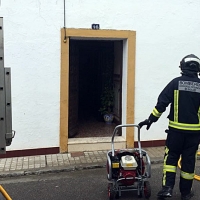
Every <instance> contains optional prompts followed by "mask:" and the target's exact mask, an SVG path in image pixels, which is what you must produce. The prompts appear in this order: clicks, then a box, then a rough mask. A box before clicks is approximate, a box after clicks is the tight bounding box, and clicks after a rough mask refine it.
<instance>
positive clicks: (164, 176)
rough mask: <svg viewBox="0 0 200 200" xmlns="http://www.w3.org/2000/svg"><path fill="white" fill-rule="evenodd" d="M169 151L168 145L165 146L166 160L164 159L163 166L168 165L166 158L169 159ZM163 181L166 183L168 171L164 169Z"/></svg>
mask: <svg viewBox="0 0 200 200" xmlns="http://www.w3.org/2000/svg"><path fill="white" fill-rule="evenodd" d="M168 152H169V149H168V147H167V146H165V157H164V161H163V168H164V166H165V165H166V160H167V157H168ZM162 182H163V185H166V171H164V170H163V179H162Z"/></svg>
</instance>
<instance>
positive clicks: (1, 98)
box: [0, 17, 14, 154]
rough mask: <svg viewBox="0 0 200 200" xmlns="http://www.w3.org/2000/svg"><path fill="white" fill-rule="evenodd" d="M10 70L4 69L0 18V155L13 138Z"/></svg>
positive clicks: (0, 22)
mask: <svg viewBox="0 0 200 200" xmlns="http://www.w3.org/2000/svg"><path fill="white" fill-rule="evenodd" d="M11 108H12V107H11V70H10V68H5V67H4V40H3V18H2V17H0V154H4V153H6V146H9V145H10V144H11V142H12V138H13V137H14V135H13V133H14V132H13V131H12V109H11Z"/></svg>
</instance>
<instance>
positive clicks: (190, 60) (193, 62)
mask: <svg viewBox="0 0 200 200" xmlns="http://www.w3.org/2000/svg"><path fill="white" fill-rule="evenodd" d="M180 68H181V70H182V71H184V70H186V71H191V72H196V73H198V72H200V59H199V58H198V57H197V56H195V55H194V54H190V55H187V56H185V57H184V58H183V59H182V60H181V62H180Z"/></svg>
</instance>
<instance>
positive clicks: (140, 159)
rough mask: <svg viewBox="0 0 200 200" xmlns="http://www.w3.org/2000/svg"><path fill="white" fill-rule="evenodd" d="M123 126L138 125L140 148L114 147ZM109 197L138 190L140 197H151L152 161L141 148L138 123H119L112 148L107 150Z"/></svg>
mask: <svg viewBox="0 0 200 200" xmlns="http://www.w3.org/2000/svg"><path fill="white" fill-rule="evenodd" d="M122 127H136V128H137V130H138V148H134V149H120V150H115V149H114V138H115V135H116V133H117V132H118V130H119V129H120V128H122ZM107 174H108V177H107V178H108V180H109V183H108V198H109V200H115V199H118V198H119V197H121V195H122V192H125V191H132V190H133V191H136V192H137V196H138V197H144V198H146V199H149V198H150V196H151V186H150V183H149V181H148V178H150V177H151V162H150V158H149V156H148V154H147V152H146V151H145V150H143V149H142V148H141V142H140V126H139V125H136V124H125V125H118V126H116V127H115V129H114V131H113V135H112V139H111V150H110V151H108V152H107Z"/></svg>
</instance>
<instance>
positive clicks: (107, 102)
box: [99, 86, 114, 124]
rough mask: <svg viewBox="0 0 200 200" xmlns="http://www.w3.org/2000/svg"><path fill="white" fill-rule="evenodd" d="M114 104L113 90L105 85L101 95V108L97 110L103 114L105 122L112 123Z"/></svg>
mask: <svg viewBox="0 0 200 200" xmlns="http://www.w3.org/2000/svg"><path fill="white" fill-rule="evenodd" d="M113 105H114V90H113V88H112V86H105V87H104V89H103V91H102V95H101V108H100V109H99V112H100V113H101V115H103V118H104V121H105V122H106V123H108V124H109V123H112V121H113V118H114V116H113V113H112V111H113V110H112V109H113Z"/></svg>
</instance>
